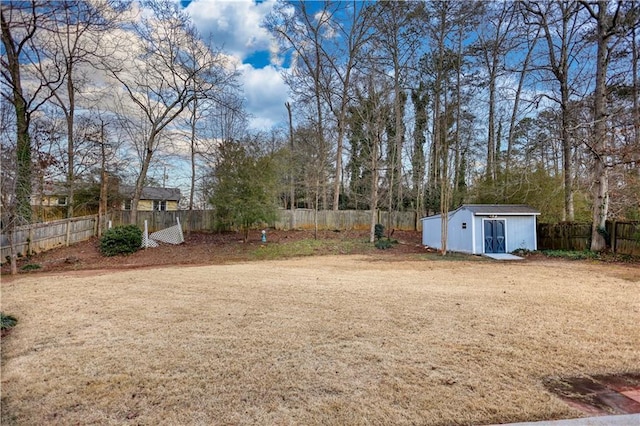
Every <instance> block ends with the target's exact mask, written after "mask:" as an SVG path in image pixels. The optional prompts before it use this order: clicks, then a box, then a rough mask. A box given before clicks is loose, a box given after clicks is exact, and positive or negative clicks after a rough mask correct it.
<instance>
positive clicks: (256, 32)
mask: <svg viewBox="0 0 640 426" xmlns="http://www.w3.org/2000/svg"><path fill="white" fill-rule="evenodd" d="M275 3H276V2H275V0H264V1H256V0H181V1H180V4H181V5H182V7H183V8H184V10H185V11H186V12H187V13H188V14H189V15H190V16H191V18H192V20H193V22H194V24H195V25H196V27H197V28H198V31H200V33H201V34H202V36H203V37H205V38H208V37H211V39H212V40H213V44H215V45H216V46H217V47H222V48H223V50H224V51H225V53H227V54H229V55H231V56H232V57H233V58H234V62H235V64H236V66H237V68H238V70H239V71H240V73H241V77H240V82H241V83H242V85H243V87H244V92H245V98H246V106H247V110H248V112H249V113H250V114H251V115H252V118H251V119H250V121H249V124H250V126H251V128H252V129H254V130H269V129H270V128H272V127H273V126H277V125H281V124H284V123H285V122H286V119H287V113H286V109H285V106H284V104H285V102H286V101H287V99H288V88H287V86H286V85H285V84H284V81H283V79H282V77H281V71H282V69H281V68H280V66H279V64H278V61H277V53H276V50H277V49H276V48H275V43H274V40H273V39H272V37H271V35H270V34H269V33H268V32H267V31H266V30H265V29H264V28H262V27H261V23H262V20H263V18H264V17H265V16H266V15H267V14H268V13H269V12H271V10H272V9H273V6H274V5H275Z"/></svg>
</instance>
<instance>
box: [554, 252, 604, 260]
mask: <svg viewBox="0 0 640 426" xmlns="http://www.w3.org/2000/svg"><path fill="white" fill-rule="evenodd" d="M542 253H544V255H545V256H547V257H557V258H561V259H568V260H585V259H598V258H599V257H600V255H599V253H596V252H593V251H590V250H582V251H575V250H543V251H542Z"/></svg>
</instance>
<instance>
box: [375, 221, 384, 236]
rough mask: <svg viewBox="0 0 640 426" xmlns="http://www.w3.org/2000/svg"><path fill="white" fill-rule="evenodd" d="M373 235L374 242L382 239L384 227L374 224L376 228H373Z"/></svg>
mask: <svg viewBox="0 0 640 426" xmlns="http://www.w3.org/2000/svg"><path fill="white" fill-rule="evenodd" d="M373 234H374V235H375V237H376V240H380V239H382V237H384V225H383V224H381V223H376V226H375V227H374V228H373Z"/></svg>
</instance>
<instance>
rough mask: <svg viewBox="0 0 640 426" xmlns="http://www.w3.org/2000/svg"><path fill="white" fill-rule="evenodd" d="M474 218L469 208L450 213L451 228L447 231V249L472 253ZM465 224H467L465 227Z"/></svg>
mask: <svg viewBox="0 0 640 426" xmlns="http://www.w3.org/2000/svg"><path fill="white" fill-rule="evenodd" d="M472 220H473V214H472V213H471V212H470V211H469V210H465V209H461V210H456V211H454V212H452V214H450V216H449V229H448V231H447V250H452V251H458V252H461V253H472V250H473V238H472V235H473V234H472V232H473V231H472V229H473V227H472V223H471V222H472ZM463 224H466V225H465V226H464V227H463V226H462V225H463Z"/></svg>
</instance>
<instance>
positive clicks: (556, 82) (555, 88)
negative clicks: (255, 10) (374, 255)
mask: <svg viewBox="0 0 640 426" xmlns="http://www.w3.org/2000/svg"><path fill="white" fill-rule="evenodd" d="M1 7H2V9H1V12H2V15H1V18H2V20H1V24H2V34H1V35H2V47H3V54H2V62H1V66H2V67H1V71H2V75H1V76H2V79H1V80H0V81H1V84H2V103H1V105H0V114H1V115H2V136H1V143H2V154H1V155H2V164H3V167H2V176H1V177H2V200H1V201H2V208H3V218H2V220H3V226H5V227H7V226H8V227H10V226H15V225H19V224H21V223H27V222H30V221H33V220H37V219H38V218H37V217H33V210H32V208H31V198H32V197H34V196H37V195H38V194H39V193H41V192H42V190H43V188H44V187H45V186H46V185H48V184H50V183H51V182H55V183H58V184H61V185H63V186H64V188H65V190H66V194H67V197H68V199H67V201H68V203H67V207H66V209H67V211H66V214H67V216H73V215H74V209H77V208H78V206H79V202H80V201H82V202H85V203H87V202H90V201H91V200H93V202H94V203H95V204H97V206H96V207H97V209H98V211H99V212H100V213H103V212H105V211H106V210H107V209H109V208H110V205H111V204H112V203H113V197H110V196H109V194H111V193H113V191H112V188H113V182H127V183H130V184H133V186H134V187H135V191H134V196H133V200H132V211H133V215H132V216H133V218H132V220H135V212H136V211H137V203H138V201H139V199H140V195H141V191H142V188H143V187H144V186H147V185H153V184H158V183H159V179H158V176H161V178H160V180H161V181H164V179H165V175H166V172H165V170H166V168H167V167H169V168H171V167H175V166H174V165H173V164H174V163H175V159H176V158H179V159H180V160H181V161H182V163H181V164H184V165H188V166H185V167H187V168H188V169H190V170H189V173H188V174H189V175H190V179H189V197H188V201H187V203H186V207H187V208H189V209H192V208H194V207H195V206H198V207H204V206H206V205H210V206H212V207H213V208H216V210H217V211H219V212H220V217H221V218H222V219H223V222H224V223H225V224H227V225H231V224H235V225H242V226H246V224H247V223H248V222H251V221H254V220H262V219H263V218H266V217H268V216H269V214H270V212H272V211H273V208H276V207H281V208H290V209H294V208H297V207H307V208H314V209H334V210H337V209H371V210H372V211H374V210H375V209H377V208H383V209H386V210H389V211H390V212H393V211H407V210H411V211H415V212H416V213H417V214H419V215H429V214H434V213H443V215H442V217H443V221H446V213H447V212H448V211H449V210H451V209H453V208H455V207H457V206H459V205H460V204H462V203H527V204H531V205H533V206H534V207H537V208H538V209H540V210H541V212H542V214H543V217H544V218H545V220H547V221H572V220H589V221H592V222H593V230H592V249H594V250H600V249H603V248H604V247H605V238H604V237H605V236H604V235H603V230H604V229H605V228H604V221H605V220H606V219H607V218H609V217H614V218H620V219H622V218H625V219H631V220H637V219H638V218H639V217H640V212H639V210H640V209H639V205H640V199H639V197H638V194H640V169H639V168H638V160H639V157H640V142H639V138H640V136H639V135H640V106H639V105H638V102H639V101H638V99H639V96H638V68H637V67H638V41H639V40H638V34H639V32H638V26H639V25H638V24H639V20H640V8H639V6H638V3H637V2H636V1H604V0H602V1H567V0H548V1H544V2H539V1H516V2H482V1H475V2H474V1H403V2H395V1H379V2H360V1H323V2H289V1H279V2H277V3H276V4H275V6H274V8H273V10H272V11H271V13H270V14H269V15H268V16H266V18H265V19H264V22H263V23H262V25H263V27H264V28H265V29H267V30H268V32H269V33H270V34H271V36H272V37H273V40H274V42H275V43H276V44H277V45H278V48H279V51H278V55H279V58H280V60H281V61H282V65H280V70H281V73H282V77H283V78H284V80H285V82H286V83H287V85H288V87H289V88H290V100H289V102H287V103H286V104H285V105H283V112H284V111H286V113H287V115H288V118H289V120H288V122H287V123H284V124H283V125H282V126H280V127H276V128H273V129H265V130H264V131H261V132H257V131H253V130H250V129H249V128H248V125H247V123H248V116H247V112H246V108H245V104H244V100H243V92H242V89H243V88H242V87H241V85H240V83H239V74H238V71H237V70H236V68H235V64H234V62H233V61H232V60H231V59H230V56H229V55H228V54H227V53H226V52H225V51H224V48H223V47H216V46H215V40H211V39H210V38H208V37H207V35H203V34H200V33H199V32H198V31H197V29H196V28H195V25H194V24H193V22H192V20H191V19H190V17H189V16H188V15H186V14H185V12H184V10H183V9H181V8H180V6H179V4H178V3H177V2H172V1H168V0H145V1H142V2H128V1H115V0H98V1H91V2H89V1H79V0H73V1H64V2H50V1H39V0H31V1H9V2H3V3H2V6H1ZM88 187H90V188H94V189H93V190H92V191H93V192H91V190H88V189H87V188H88ZM249 188H251V190H249ZM87 192H89V193H93V194H94V196H93V197H86V196H83V197H80V196H79V194H86V193H87ZM238 200H243V201H242V202H239V201H238ZM234 206H235V207H234ZM247 206H251V209H248V208H247ZM249 210H251V213H250V214H249ZM372 217H373V215H372ZM373 225H374V224H373V223H372V233H373ZM372 235H373V234H372ZM443 238H444V236H443Z"/></svg>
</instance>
